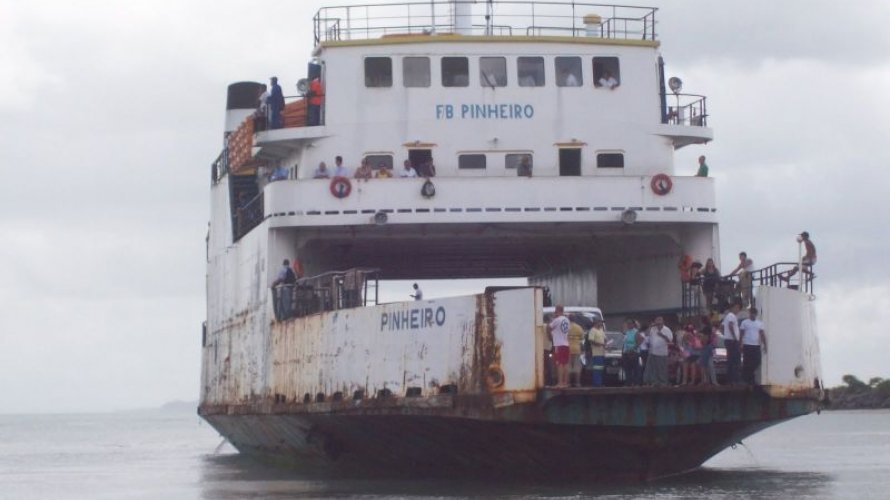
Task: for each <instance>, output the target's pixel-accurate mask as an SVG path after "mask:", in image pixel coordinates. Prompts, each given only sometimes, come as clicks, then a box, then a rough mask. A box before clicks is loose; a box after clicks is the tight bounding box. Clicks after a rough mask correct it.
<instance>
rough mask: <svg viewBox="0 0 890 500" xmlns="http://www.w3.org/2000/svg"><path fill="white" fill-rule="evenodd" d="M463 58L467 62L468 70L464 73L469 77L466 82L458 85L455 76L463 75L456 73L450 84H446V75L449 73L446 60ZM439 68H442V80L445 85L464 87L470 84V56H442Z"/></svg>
mask: <svg viewBox="0 0 890 500" xmlns="http://www.w3.org/2000/svg"><path fill="white" fill-rule="evenodd" d="M461 59H462V60H463V61H464V62H465V63H466V72H465V73H463V74H464V75H465V76H466V77H467V81H466V83H465V84H463V85H456V84H455V83H454V78H455V77H457V76H459V75H461V73H455V74H453V76H452V80H451V81H450V82H449V83H448V84H446V83H445V75H446V74H449V73H448V72H447V71H446V68H445V64H446V61H457V60H461ZM439 68H440V69H441V75H440V80H441V82H442V86H443V87H446V88H464V87H469V86H470V58H469V57H467V56H442V58H441V59H440V62H439Z"/></svg>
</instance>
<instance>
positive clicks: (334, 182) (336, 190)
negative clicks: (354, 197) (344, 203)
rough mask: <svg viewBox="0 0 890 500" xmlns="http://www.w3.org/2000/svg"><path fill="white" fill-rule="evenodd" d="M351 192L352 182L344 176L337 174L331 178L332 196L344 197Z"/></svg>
mask: <svg viewBox="0 0 890 500" xmlns="http://www.w3.org/2000/svg"><path fill="white" fill-rule="evenodd" d="M351 192H352V182H350V181H349V179H348V178H346V177H341V176H337V177H334V178H333V179H331V194H332V195H334V198H346V197H347V196H349V193H351Z"/></svg>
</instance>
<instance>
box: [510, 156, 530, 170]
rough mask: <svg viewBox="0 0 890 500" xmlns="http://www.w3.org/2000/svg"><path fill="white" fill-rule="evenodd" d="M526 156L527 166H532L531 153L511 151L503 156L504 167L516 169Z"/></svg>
mask: <svg viewBox="0 0 890 500" xmlns="http://www.w3.org/2000/svg"><path fill="white" fill-rule="evenodd" d="M525 158H528V164H529V166H532V167H533V166H534V163H533V161H532V160H533V158H532V155H530V154H528V153H513V154H508V155H506V156H505V157H504V167H505V168H508V169H517V168H519V164H520V163H522V160H523V159H525Z"/></svg>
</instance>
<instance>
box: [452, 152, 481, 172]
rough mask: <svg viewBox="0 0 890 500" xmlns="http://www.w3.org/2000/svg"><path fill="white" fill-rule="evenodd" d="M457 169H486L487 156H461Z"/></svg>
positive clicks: (458, 159)
mask: <svg viewBox="0 0 890 500" xmlns="http://www.w3.org/2000/svg"><path fill="white" fill-rule="evenodd" d="M457 168H476V169H479V168H485V155H480V154H474V155H459V156H458V157H457Z"/></svg>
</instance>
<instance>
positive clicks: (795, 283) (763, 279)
mask: <svg viewBox="0 0 890 500" xmlns="http://www.w3.org/2000/svg"><path fill="white" fill-rule="evenodd" d="M751 274H752V277H753V279H754V282H755V283H758V284H760V285H765V286H774V287H781V288H791V289H793V290H800V291H802V292H805V293H808V294H812V293H813V280H815V279H816V275H815V274H814V273H813V269H812V267H811V266H808V265H806V264H804V265H803V271H801V266H800V265H799V264H798V263H796V262H778V263H776V264H773V265H771V266H767V267H764V268H763V269H758V270H757V271H754V272H753V273H751Z"/></svg>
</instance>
